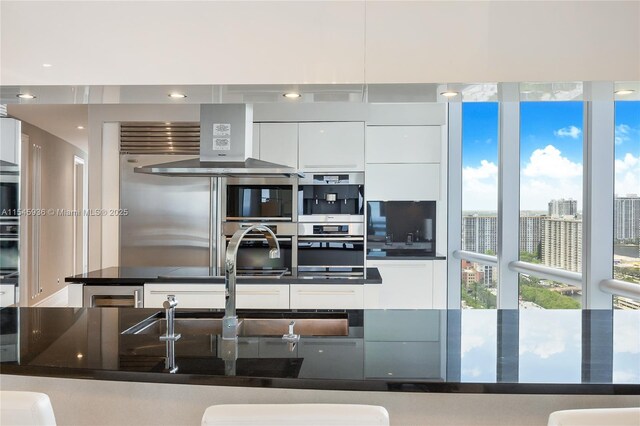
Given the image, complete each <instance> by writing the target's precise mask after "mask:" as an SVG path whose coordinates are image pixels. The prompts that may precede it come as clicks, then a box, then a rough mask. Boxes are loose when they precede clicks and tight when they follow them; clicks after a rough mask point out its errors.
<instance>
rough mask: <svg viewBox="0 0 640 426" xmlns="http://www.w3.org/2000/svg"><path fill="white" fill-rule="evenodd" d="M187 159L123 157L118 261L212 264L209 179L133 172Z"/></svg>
mask: <svg viewBox="0 0 640 426" xmlns="http://www.w3.org/2000/svg"><path fill="white" fill-rule="evenodd" d="M188 158H193V157H192V156H182V155H125V154H123V155H121V156H120V208H121V209H126V211H127V215H125V216H121V217H120V266H176V265H179V266H209V259H210V257H211V253H210V247H211V244H210V228H209V227H210V223H211V220H210V218H211V217H210V211H211V196H212V192H211V179H210V178H206V177H167V176H156V175H147V174H142V173H134V171H133V169H134V167H138V166H144V165H149V164H158V163H162V162H169V161H177V160H184V159H188Z"/></svg>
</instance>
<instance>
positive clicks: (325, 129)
mask: <svg viewBox="0 0 640 426" xmlns="http://www.w3.org/2000/svg"><path fill="white" fill-rule="evenodd" d="M298 154H299V155H298V167H299V168H300V169H301V170H310V171H313V170H326V171H331V170H335V171H363V170H364V123H361V122H343V123H333V122H327V123H300V128H299V153H298Z"/></svg>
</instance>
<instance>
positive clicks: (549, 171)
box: [462, 101, 640, 210]
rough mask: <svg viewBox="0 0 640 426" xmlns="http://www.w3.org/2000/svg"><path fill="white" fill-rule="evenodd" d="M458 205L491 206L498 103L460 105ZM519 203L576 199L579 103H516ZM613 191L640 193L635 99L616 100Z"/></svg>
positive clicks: (639, 114) (531, 206)
mask: <svg viewBox="0 0 640 426" xmlns="http://www.w3.org/2000/svg"><path fill="white" fill-rule="evenodd" d="M462 120H463V129H462V138H463V170H464V171H463V175H464V176H463V182H464V183H463V210H496V209H497V163H498V145H497V139H498V104H497V103H496V102H476V103H465V104H463V108H462ZM520 123H521V124H520V171H521V173H520V185H521V196H520V204H521V209H522V210H545V209H546V205H547V203H548V201H549V200H551V199H552V198H573V199H577V200H578V209H579V210H581V201H582V200H581V199H582V162H583V161H582V160H583V159H582V154H583V153H582V141H583V132H582V127H583V103H582V102H579V101H575V102H573V101H572V102H549V101H547V102H522V103H521V104H520ZM615 124H616V134H615V157H616V188H615V190H616V193H619V194H627V193H640V101H619V102H616V116H615Z"/></svg>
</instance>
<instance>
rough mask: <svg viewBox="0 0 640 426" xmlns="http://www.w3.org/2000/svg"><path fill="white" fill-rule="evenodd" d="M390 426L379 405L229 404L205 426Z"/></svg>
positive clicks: (215, 409)
mask: <svg viewBox="0 0 640 426" xmlns="http://www.w3.org/2000/svg"><path fill="white" fill-rule="evenodd" d="M239 425H243V426H249V425H260V426H293V425H296V426H298V425H304V426H389V413H388V412H387V410H386V409H385V408H384V407H379V406H376V405H350V404H228V405H212V406H211V407H209V408H207V409H206V411H205V412H204V416H202V426H239Z"/></svg>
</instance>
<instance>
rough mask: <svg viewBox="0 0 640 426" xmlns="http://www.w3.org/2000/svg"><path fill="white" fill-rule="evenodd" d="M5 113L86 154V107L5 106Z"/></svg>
mask: <svg viewBox="0 0 640 426" xmlns="http://www.w3.org/2000/svg"><path fill="white" fill-rule="evenodd" d="M7 111H8V113H9V115H11V116H13V117H15V118H17V119H19V120H22V121H26V122H27V123H29V124H33V125H34V126H36V127H39V128H41V129H42V130H44V131H47V132H49V133H51V134H52V135H54V136H57V137H59V138H60V139H64V140H65V141H67V142H69V143H71V144H73V145H75V146H77V147H78V148H80V149H81V150H82V151H84V152H88V149H89V147H88V130H87V115H88V114H87V113H88V106H87V105H7ZM78 126H83V127H84V129H82V130H80V129H78Z"/></svg>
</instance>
